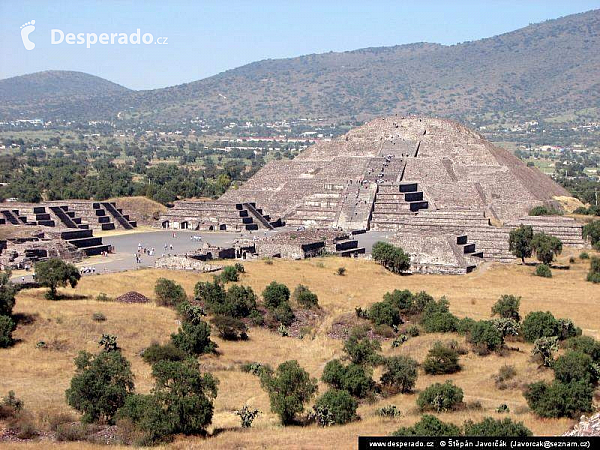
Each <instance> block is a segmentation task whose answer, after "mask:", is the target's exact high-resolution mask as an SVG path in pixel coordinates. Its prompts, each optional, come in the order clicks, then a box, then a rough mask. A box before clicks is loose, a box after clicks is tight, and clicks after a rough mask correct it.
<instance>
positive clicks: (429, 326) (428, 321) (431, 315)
mask: <svg viewBox="0 0 600 450" xmlns="http://www.w3.org/2000/svg"><path fill="white" fill-rule="evenodd" d="M421 325H422V326H423V329H424V330H425V331H426V332H427V333H451V332H454V331H456V329H457V328H458V318H457V317H456V316H454V315H453V314H452V313H451V312H450V310H449V303H448V300H446V299H445V298H443V297H442V298H441V299H440V300H439V301H437V302H436V301H435V300H433V301H428V302H427V303H426V305H425V307H424V308H423V315H422V316H421Z"/></svg>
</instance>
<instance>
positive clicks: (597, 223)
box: [583, 220, 600, 248]
mask: <svg viewBox="0 0 600 450" xmlns="http://www.w3.org/2000/svg"><path fill="white" fill-rule="evenodd" d="M583 238H584V239H589V240H590V242H591V243H592V245H593V246H594V248H597V247H598V243H600V220H594V221H592V222H590V223H588V224H586V225H584V226H583Z"/></svg>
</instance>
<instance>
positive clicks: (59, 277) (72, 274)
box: [34, 258, 81, 300]
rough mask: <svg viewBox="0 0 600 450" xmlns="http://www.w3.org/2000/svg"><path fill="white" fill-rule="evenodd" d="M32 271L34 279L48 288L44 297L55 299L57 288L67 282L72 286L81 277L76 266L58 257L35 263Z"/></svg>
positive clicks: (75, 284)
mask: <svg viewBox="0 0 600 450" xmlns="http://www.w3.org/2000/svg"><path fill="white" fill-rule="evenodd" d="M34 272H35V280H36V281H37V282H38V283H39V284H40V285H41V286H45V287H47V288H48V292H47V293H46V298H47V299H49V300H56V299H57V288H59V287H65V286H66V285H67V284H69V285H70V286H71V287H72V288H74V287H75V286H77V283H78V282H79V280H80V279H81V274H80V273H79V269H78V268H77V267H75V266H74V265H73V264H70V263H66V262H64V261H63V260H62V259H58V258H50V259H47V260H46V261H40V262H37V263H35V270H34Z"/></svg>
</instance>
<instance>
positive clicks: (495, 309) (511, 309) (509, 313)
mask: <svg viewBox="0 0 600 450" xmlns="http://www.w3.org/2000/svg"><path fill="white" fill-rule="evenodd" d="M520 304H521V297H515V296H514V295H503V296H501V297H500V298H499V299H498V301H497V302H496V303H494V306H492V315H494V316H500V317H503V318H505V319H513V320H516V321H517V322H519V321H520V320H521V316H520V315H519V306H520Z"/></svg>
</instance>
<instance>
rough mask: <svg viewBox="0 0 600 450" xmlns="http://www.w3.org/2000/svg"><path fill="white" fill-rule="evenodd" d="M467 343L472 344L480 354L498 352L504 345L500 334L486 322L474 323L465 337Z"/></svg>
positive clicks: (491, 324)
mask: <svg viewBox="0 0 600 450" xmlns="http://www.w3.org/2000/svg"><path fill="white" fill-rule="evenodd" d="M467 341H469V342H470V343H471V344H473V346H474V347H475V349H476V350H477V351H478V352H479V353H480V354H487V353H489V352H493V351H496V350H499V349H500V348H502V345H503V344H504V340H503V337H502V333H501V332H500V331H499V330H498V329H497V328H496V327H495V326H494V324H493V323H492V322H491V321H488V320H480V321H478V322H475V324H474V325H473V326H472V327H471V331H470V333H469V334H468V336H467Z"/></svg>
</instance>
